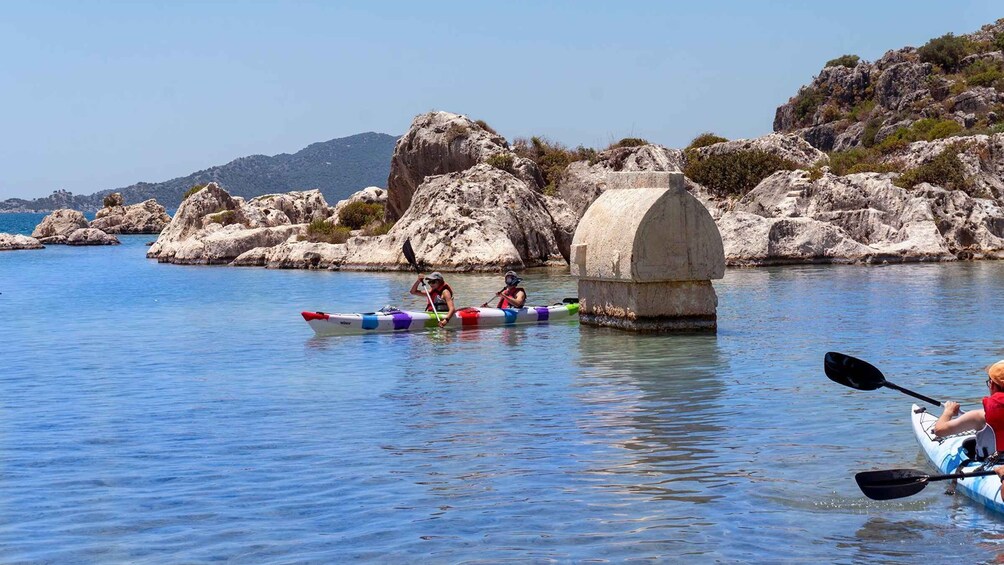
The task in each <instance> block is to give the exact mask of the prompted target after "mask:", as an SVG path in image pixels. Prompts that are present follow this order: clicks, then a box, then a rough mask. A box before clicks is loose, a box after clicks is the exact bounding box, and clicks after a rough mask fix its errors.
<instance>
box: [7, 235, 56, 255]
mask: <svg viewBox="0 0 1004 565" xmlns="http://www.w3.org/2000/svg"><path fill="white" fill-rule="evenodd" d="M19 249H45V246H44V245H42V244H41V243H40V242H39V241H38V240H37V239H35V238H34V237H28V236H26V235H20V234H11V233H0V251H16V250H19Z"/></svg>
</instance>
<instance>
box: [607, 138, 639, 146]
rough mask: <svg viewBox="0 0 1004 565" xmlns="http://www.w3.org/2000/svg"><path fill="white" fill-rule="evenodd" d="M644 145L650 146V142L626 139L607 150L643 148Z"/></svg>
mask: <svg viewBox="0 0 1004 565" xmlns="http://www.w3.org/2000/svg"><path fill="white" fill-rule="evenodd" d="M642 145H648V141H646V140H644V139H642V138H640V137H625V138H624V139H621V140H620V141H618V142H617V143H613V144H611V145H610V147H607V149H618V148H620V147H641V146H642Z"/></svg>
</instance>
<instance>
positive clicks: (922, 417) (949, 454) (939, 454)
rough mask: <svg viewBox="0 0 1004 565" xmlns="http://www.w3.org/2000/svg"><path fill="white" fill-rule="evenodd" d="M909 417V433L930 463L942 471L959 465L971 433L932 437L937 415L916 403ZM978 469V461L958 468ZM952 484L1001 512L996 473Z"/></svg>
mask: <svg viewBox="0 0 1004 565" xmlns="http://www.w3.org/2000/svg"><path fill="white" fill-rule="evenodd" d="M910 418H911V420H912V421H913V433H914V435H916V436H917V442H918V443H919V444H920V447H921V448H923V450H924V453H925V454H927V458H928V459H930V460H931V463H934V466H935V467H937V468H938V469H939V470H940V471H941V472H942V473H944V474H950V473H955V472H957V471H958V469H959V465H960V464H962V463H963V462H964V461H966V459H967V458H966V452H965V450H964V449H963V447H962V443H963V442H964V441H966V440H968V439H973V438H975V437H976V434H975V432H968V433H964V434H958V435H954V436H948V437H944V438H938V437H935V436H934V432H933V429H934V424H935V423H936V422H937V421H938V416H937V415H935V414H931V413H930V412H928V411H927V409H925V408H920V407H919V406H917V405H916V404H914V405H913V408H912V409H911V412H910ZM982 469H983V467H982V466H981V465H980V464H979V463H968V464H967V465H966V466H965V467H963V468H962V470H963V472H966V473H972V472H975V471H980V470H982ZM956 485H957V486H956V490H957V491H958V492H961V493H962V494H964V495H966V496H968V497H969V498H971V499H973V500H975V501H976V502H979V503H980V504H982V505H983V506H986V507H987V508H989V509H991V510H993V511H995V512H1001V513H1004V501H1002V500H1001V480H1000V479H999V478H998V477H997V476H996V475H991V476H988V477H968V478H965V479H960V480H958V481H956Z"/></svg>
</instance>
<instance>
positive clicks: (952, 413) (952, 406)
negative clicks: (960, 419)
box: [944, 400, 959, 418]
mask: <svg viewBox="0 0 1004 565" xmlns="http://www.w3.org/2000/svg"><path fill="white" fill-rule="evenodd" d="M944 414H948V416H949V417H951V418H954V417H956V416H958V415H959V403H958V402H955V401H954V400H947V401H945V412H944Z"/></svg>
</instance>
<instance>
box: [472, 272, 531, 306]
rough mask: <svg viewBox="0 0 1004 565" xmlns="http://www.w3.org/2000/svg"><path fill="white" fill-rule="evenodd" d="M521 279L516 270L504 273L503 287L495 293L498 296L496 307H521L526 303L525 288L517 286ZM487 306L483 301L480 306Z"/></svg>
mask: <svg viewBox="0 0 1004 565" xmlns="http://www.w3.org/2000/svg"><path fill="white" fill-rule="evenodd" d="M521 282H523V279H521V278H519V275H517V274H516V271H509V272H507V273H506V274H505V288H503V289H502V290H500V291H498V292H496V293H495V296H498V297H499V301H498V304H497V305H496V306H495V307H496V308H522V307H523V305H524V304H526V289H524V288H523V287H521V286H519V283H521ZM487 306H488V303H487V302H485V303H484V304H482V305H481V307H482V308H485V307H487Z"/></svg>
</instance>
